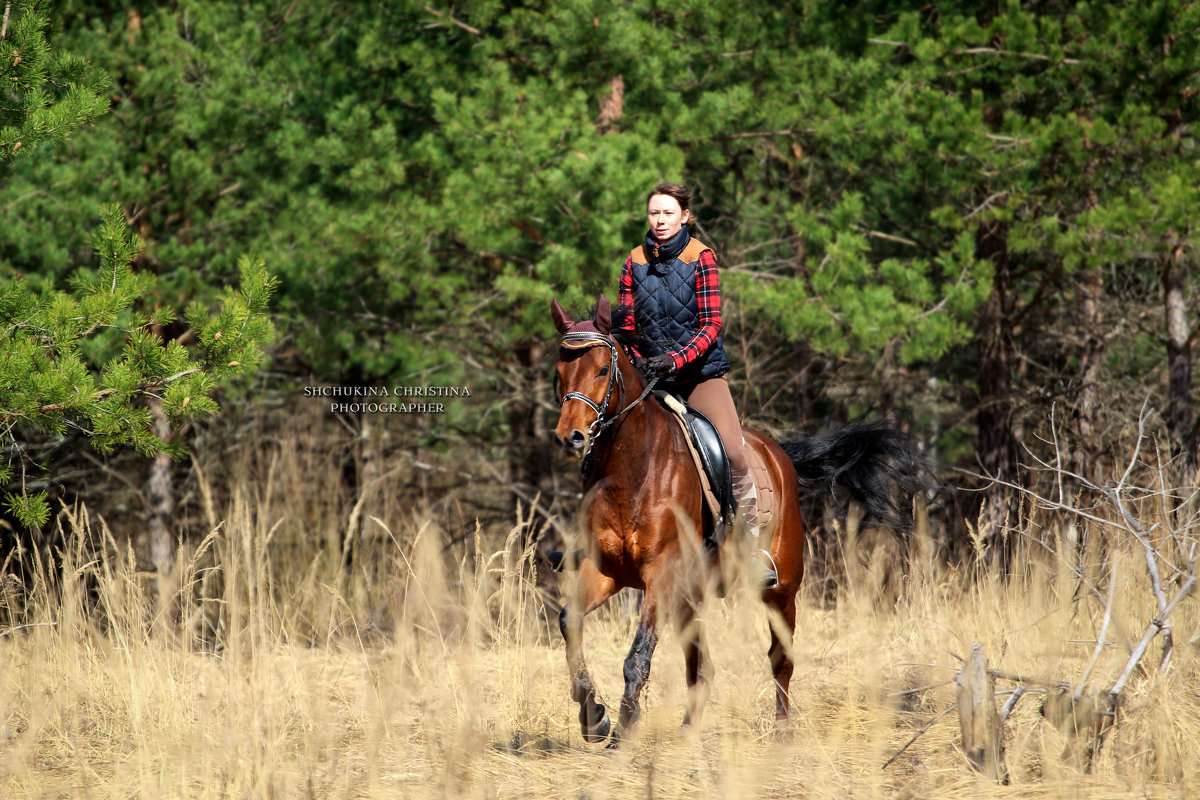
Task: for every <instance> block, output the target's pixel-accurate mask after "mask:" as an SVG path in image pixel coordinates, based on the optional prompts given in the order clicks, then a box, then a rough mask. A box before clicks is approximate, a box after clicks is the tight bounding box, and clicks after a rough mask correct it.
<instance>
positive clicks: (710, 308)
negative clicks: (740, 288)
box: [674, 250, 721, 370]
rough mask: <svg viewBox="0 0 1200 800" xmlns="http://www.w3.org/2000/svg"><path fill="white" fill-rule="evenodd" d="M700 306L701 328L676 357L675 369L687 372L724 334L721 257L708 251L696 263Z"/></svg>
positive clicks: (697, 297) (698, 302)
mask: <svg viewBox="0 0 1200 800" xmlns="http://www.w3.org/2000/svg"><path fill="white" fill-rule="evenodd" d="M696 302H697V304H698V306H699V311H700V328H699V330H697V331H696V335H695V336H693V337H692V338H691V341H689V342H688V343H687V344H685V345H684V346H683V347H682V348H681V349H680V350H677V351H676V352H675V353H674V355H675V369H677V370H678V369H683V368H684V367H686V366H687V365H688V364H690V363H692V362H693V361H695V360H696V359H697V358H699V357H700V356H702V355H704V354H705V353H707V352H708V351H709V348H711V347H712V346H713V344H715V343H716V341H717V337H718V336H719V335H720V334H721V281H720V278H719V277H718V275H717V257H716V256H714V255H713V251H712V250H705V251H704V252H702V253H701V254H700V258H699V259H697V260H696Z"/></svg>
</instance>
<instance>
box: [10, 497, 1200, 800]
mask: <svg viewBox="0 0 1200 800" xmlns="http://www.w3.org/2000/svg"><path fill="white" fill-rule="evenodd" d="M268 480H269V481H270V480H276V481H278V480H283V479H282V478H279V477H278V476H276V477H274V478H269V479H268ZM269 495H270V492H264V493H262V494H261V495H260V496H259V497H258V498H257V499H251V497H250V496H248V495H247V493H246V491H245V490H242V491H236V492H233V494H232V501H231V502H230V503H229V504H228V507H227V508H224V509H221V510H219V511H217V510H214V511H213V518H214V525H213V528H214V530H213V532H212V533H211V534H210V536H209V537H208V538H207V539H206V540H205V541H204V542H203V544H201V545H200V546H199V547H197V548H195V549H194V550H189V551H187V552H184V553H182V554H181V561H182V563H181V571H180V575H179V578H180V585H182V587H183V588H182V589H181V590H180V591H179V592H178V594H177V595H176V597H175V600H174V602H172V603H170V604H168V606H167V607H166V610H165V611H163V612H158V611H156V610H155V609H154V608H153V606H152V604H151V603H150V602H149V601H148V600H147V599H146V598H147V597H149V596H151V595H152V593H151V592H149V591H148V589H149V588H150V587H149V584H148V581H149V580H150V578H149V576H147V575H145V574H144V573H142V572H139V570H138V567H137V564H136V563H134V560H133V559H132V557H131V556H130V555H129V553H128V551H127V550H125V549H123V548H122V547H120V546H118V544H117V543H116V542H115V541H114V540H113V538H112V537H111V536H110V535H108V533H107V531H106V530H105V528H104V526H103V523H102V522H100V521H97V520H92V519H89V518H88V516H87V514H86V512H83V511H79V512H77V513H75V514H73V515H71V514H64V515H63V516H62V517H60V525H61V535H62V540H63V541H64V542H65V543H66V546H65V547H64V549H63V552H62V553H61V554H60V559H59V561H58V562H57V566H54V567H51V566H49V565H45V564H43V565H41V566H40V567H39V568H38V569H37V570H35V574H34V575H33V576H32V577H31V578H29V579H27V580H26V586H25V589H24V593H23V594H19V593H18V594H11V593H10V595H9V596H8V600H7V606H6V607H5V608H7V614H8V618H7V621H6V622H0V633H3V635H2V636H0V664H2V665H3V669H2V670H0V797H4V798H26V797H36V798H41V797H47V798H49V797H89V798H130V797H143V798H174V797H178V798H247V797H263V798H290V797H336V798H342V797H355V798H360V797H361V798H371V797H387V798H396V797H403V798H427V797H465V798H507V797H555V798H558V797H567V798H601V797H603V798H650V797H697V798H701V797H714V798H722V799H723V800H736V798H751V797H756V798H757V797H767V798H776V797H780V798H782V797H806V798H845V797H855V798H859V797H863V798H870V797H901V798H910V797H911V798H924V797H931V798H933V797H936V798H956V797H1039V798H1040V797H1046V798H1059V797H1071V798H1074V797H1088V798H1106V797H1169V798H1175V797H1192V796H1196V795H1197V794H1198V793H1200V759H1198V758H1197V755H1196V754H1197V753H1200V689H1198V688H1197V687H1200V660H1198V658H1197V646H1196V643H1195V642H1196V639H1195V636H1196V633H1197V627H1198V625H1200V614H1198V611H1197V605H1198V604H1197V601H1196V599H1195V598H1194V597H1193V598H1191V599H1189V600H1187V601H1185V602H1183V603H1182V604H1181V605H1180V606H1179V607H1178V608H1177V609H1176V611H1175V613H1174V615H1173V618H1174V624H1175V631H1176V643H1177V648H1176V653H1175V657H1174V661H1173V664H1172V666H1171V668H1170V670H1169V671H1168V672H1167V673H1166V674H1165V675H1160V674H1159V673H1158V672H1157V671H1156V669H1155V666H1156V664H1157V656H1158V653H1159V645H1158V643H1157V642H1156V643H1155V645H1153V646H1152V648H1151V651H1150V654H1149V655H1148V656H1147V659H1146V661H1145V664H1146V666H1147V667H1148V669H1146V670H1144V671H1142V672H1139V673H1138V674H1136V675H1135V677H1134V678H1133V680H1132V681H1131V683H1130V685H1129V688H1128V689H1127V696H1128V697H1127V703H1126V705H1125V707H1124V710H1123V713H1122V716H1121V718H1120V723H1119V724H1118V726H1117V727H1116V729H1115V730H1114V731H1113V732H1112V733H1111V734H1110V735H1109V737H1108V739H1107V740H1106V742H1105V743H1104V746H1103V748H1102V749H1101V751H1100V754H1099V756H1098V757H1097V758H1096V759H1095V763H1094V764H1093V767H1092V770H1091V772H1090V773H1087V772H1085V771H1084V769H1083V767H1082V764H1081V763H1080V762H1079V760H1078V759H1077V758H1073V757H1072V756H1071V755H1070V753H1069V752H1068V751H1069V750H1070V749H1071V748H1070V745H1071V743H1072V738H1071V737H1069V736H1068V735H1066V734H1064V733H1062V732H1060V731H1058V730H1056V729H1054V728H1053V727H1051V726H1050V725H1048V724H1047V723H1046V722H1045V721H1044V720H1043V719H1042V718H1041V717H1040V715H1039V713H1038V706H1039V704H1040V699H1041V698H1040V696H1038V695H1034V694H1031V695H1029V696H1027V697H1026V698H1025V699H1024V700H1022V701H1021V703H1020V704H1018V706H1017V708H1016V711H1015V712H1014V714H1013V716H1012V717H1011V718H1010V720H1009V722H1008V725H1007V736H1006V745H1007V760H1008V766H1009V770H1010V773H1011V784H1010V785H1009V786H999V785H995V784H992V783H989V782H987V781H985V780H983V779H981V778H978V777H976V776H975V775H974V774H973V773H972V772H971V771H970V769H969V767H968V766H967V764H966V762H965V760H964V758H963V757H962V755H961V753H960V751H959V738H958V737H959V734H958V728H957V717H956V716H955V715H954V714H953V713H951V714H949V715H947V716H945V717H944V718H943V719H941V720H940V721H938V722H936V723H935V724H934V725H933V726H932V727H931V728H930V729H929V731H928V732H927V733H926V734H925V735H923V736H922V737H921V738H919V739H918V740H917V741H916V742H915V743H914V744H913V745H912V746H911V747H910V748H909V749H908V750H907V751H906V752H905V753H904V754H903V755H901V756H900V757H899V758H898V759H896V761H895V763H893V764H892V765H891V766H889V767H888V768H887V769H886V770H885V769H883V768H882V765H883V764H884V763H885V762H886V761H887V760H888V758H889V757H890V756H891V755H892V754H893V753H894V752H895V750H896V749H897V748H898V747H899V746H900V745H902V744H903V743H904V742H906V741H907V740H908V739H909V738H910V737H911V736H912V735H913V734H914V733H915V732H916V731H917V730H919V729H920V728H921V727H922V726H924V725H925V724H926V723H928V722H929V721H930V720H932V719H933V718H934V717H935V715H937V714H938V713H939V712H941V711H943V710H944V709H946V708H947V707H948V706H949V705H950V704H952V703H953V702H954V685H953V683H952V679H953V677H954V674H955V670H956V669H957V667H958V664H959V661H958V659H959V658H961V657H964V656H965V655H966V654H967V652H968V651H969V649H970V646H971V643H972V642H973V641H978V642H980V643H982V644H983V645H984V646H985V647H986V648H987V652H988V654H989V657H990V660H991V666H992V667H994V668H996V669H999V670H1003V671H1006V672H1010V673H1024V674H1030V675H1036V676H1041V677H1045V678H1049V679H1056V680H1063V681H1075V680H1078V678H1079V676H1080V675H1081V674H1082V672H1083V670H1084V668H1085V666H1086V664H1087V663H1088V661H1089V660H1090V658H1091V656H1092V652H1093V649H1094V641H1095V638H1096V636H1097V633H1098V631H1099V630H1100V625H1101V618H1102V617H1103V615H1104V604H1103V603H1102V602H1101V601H1100V600H1098V599H1097V598H1096V596H1095V595H1093V594H1092V593H1090V592H1088V591H1086V590H1085V591H1083V592H1082V593H1078V592H1077V590H1078V588H1079V583H1078V581H1077V579H1076V577H1075V575H1074V573H1072V571H1071V570H1069V569H1067V568H1066V567H1065V559H1064V558H1061V557H1059V556H1057V555H1053V554H1051V553H1049V552H1047V551H1046V550H1045V548H1042V547H1040V546H1039V545H1036V544H1030V545H1029V546H1028V547H1024V548H1023V551H1022V552H1021V554H1020V558H1019V562H1020V563H1021V564H1023V565H1024V566H1023V569H1022V570H1021V572H1020V573H1019V574H1018V575H1016V576H1014V577H1013V578H1011V579H1010V580H1009V581H1007V582H1004V581H999V580H996V579H994V578H992V577H990V576H988V575H987V574H985V573H984V574H977V575H968V574H961V573H956V572H954V571H952V570H946V569H944V568H941V567H938V566H935V565H930V564H929V563H928V562H923V564H924V565H923V566H922V565H921V564H912V565H910V568H909V570H908V572H907V575H906V577H905V579H904V580H903V581H901V582H899V583H900V585H901V587H902V589H901V592H900V593H899V595H898V599H894V600H889V599H886V598H888V597H890V596H891V595H890V594H888V593H886V592H883V591H880V590H877V589H876V588H875V587H877V586H880V585H882V584H883V583H884V582H883V581H882V577H883V576H881V575H879V574H878V573H877V571H876V572H872V570H871V568H870V563H871V562H870V559H868V558H866V557H865V556H864V559H863V561H862V562H861V563H860V562H859V561H858V560H857V557H858V556H859V555H860V554H858V553H855V552H850V553H849V554H848V557H849V558H850V559H851V560H853V562H854V563H853V564H852V565H851V569H850V570H849V574H850V575H851V576H852V582H851V583H850V585H848V586H846V587H844V588H843V590H842V591H841V593H840V595H839V597H838V601H837V603H836V604H835V605H834V606H832V607H826V606H822V605H820V604H818V603H817V602H815V601H814V599H813V598H808V597H802V598H801V606H802V607H801V613H800V620H801V622H800V629H799V631H798V635H797V637H796V642H795V647H794V651H795V659H796V663H797V669H796V677H795V680H794V683H793V687H792V697H793V702H794V715H793V718H792V720H791V721H790V722H788V723H787V724H785V725H782V726H777V725H776V724H775V722H774V720H773V688H772V685H771V682H770V678H769V675H768V671H767V664H766V648H767V643H768V624H769V623H768V620H767V619H766V615H765V612H764V610H763V608H762V606H761V605H760V604H759V603H757V601H756V600H755V599H754V598H752V597H748V596H746V594H745V593H738V592H735V593H734V594H733V596H731V597H730V598H728V599H725V600H716V599H713V600H711V601H709V602H708V604H707V605H706V607H705V609H704V611H703V619H704V623H705V625H706V630H707V636H708V643H709V648H710V652H711V654H712V656H713V659H714V661H715V665H716V669H715V680H714V684H713V687H712V694H711V699H710V701H709V705H708V708H707V712H706V715H705V717H704V722H703V725H702V726H701V727H700V729H699V730H698V731H695V732H683V731H681V729H680V727H679V722H680V719H681V715H682V712H683V708H684V704H685V703H684V695H685V687H684V685H683V666H682V657H681V654H680V652H679V647H678V641H677V639H676V638H675V636H674V635H673V634H672V633H670V632H668V633H665V634H664V636H663V639H662V641H661V642H660V644H659V648H658V651H657V654H656V659H655V662H654V669H653V673H652V675H651V679H650V683H649V685H648V687H647V690H646V693H645V695H644V699H645V707H646V713H645V716H644V718H643V724H642V725H641V727H640V728H639V729H638V730H637V731H636V733H635V735H634V736H633V738H632V739H631V740H630V741H628V742H626V743H625V744H624V745H623V746H622V747H621V748H619V749H616V750H604V749H601V748H598V747H596V746H592V745H586V744H584V743H583V741H582V740H581V737H580V735H579V731H578V726H577V723H576V721H575V708H574V706H573V704H572V703H571V702H570V701H569V699H568V697H567V686H566V676H565V671H566V670H565V658H564V655H563V650H562V647H561V643H560V641H559V636H558V632H557V625H556V624H555V623H553V622H552V621H551V620H552V618H553V613H549V614H548V613H547V611H546V603H545V598H544V596H543V594H542V589H541V588H539V586H540V583H541V576H538V575H536V574H535V573H536V570H535V569H534V567H533V563H534V559H533V557H532V556H533V553H532V550H531V549H529V548H524V547H523V545H522V542H524V540H525V533H526V525H527V520H522V519H520V518H519V514H518V515H516V516H517V519H516V522H515V523H514V526H513V528H512V531H511V533H510V535H509V536H508V539H507V542H505V543H504V546H503V547H499V546H497V547H494V548H493V549H495V551H496V552H494V553H492V554H490V555H488V554H486V552H485V551H486V550H487V548H482V547H481V549H476V547H475V544H476V543H475V542H467V543H466V544H465V545H463V546H459V547H457V548H451V549H449V550H447V549H445V548H444V547H443V544H442V542H443V541H445V536H444V533H443V532H442V531H439V530H438V529H437V528H436V526H435V525H434V524H433V523H431V522H430V521H428V520H421V519H420V518H414V517H408V518H402V517H400V516H399V514H398V512H391V513H389V514H388V515H387V517H386V518H384V517H379V518H377V519H376V520H375V521H374V525H375V526H377V527H376V528H374V529H373V530H375V531H376V533H377V536H376V537H375V540H374V541H375V544H374V545H373V549H370V551H369V552H368V551H367V550H366V549H365V548H364V549H363V550H362V551H361V552H359V553H358V556H357V558H356V559H355V560H354V561H353V562H352V563H350V564H348V565H342V564H340V563H338V559H337V558H336V557H334V556H328V555H322V553H324V552H325V551H326V550H327V549H328V548H327V547H326V545H325V543H326V542H328V541H329V540H331V539H332V540H334V541H336V540H337V538H338V534H337V531H336V530H335V529H330V530H328V531H324V532H321V531H318V532H317V534H316V536H315V537H314V539H315V541H314V543H313V544H312V545H311V546H310V547H308V548H307V549H305V548H299V549H298V548H297V547H296V546H295V544H296V543H295V541H293V539H292V538H291V537H292V534H290V533H289V534H287V537H289V538H288V543H287V546H286V547H277V544H278V541H279V538H280V537H281V536H282V535H283V534H281V533H280V531H281V528H280V526H281V524H283V523H282V522H281V520H283V519H284V518H285V517H287V513H286V512H285V510H284V509H283V508H281V507H280V506H278V504H276V503H275V502H274V501H271V500H270V499H269ZM291 511H292V515H293V517H294V516H295V515H297V514H298V515H299V516H300V517H301V518H304V517H305V516H306V513H305V511H304V510H303V509H299V510H297V509H292V510H291ZM312 516H313V515H312V514H308V515H307V517H309V518H311V517H312ZM329 524H330V525H336V524H337V523H334V522H330V523H329ZM340 524H341V525H345V524H346V522H345V519H344V518H343V520H342V522H341V523H340ZM1114 530H1115V528H1114ZM1059 533H1061V532H1060V531H1056V530H1055V529H1053V528H1048V529H1047V530H1046V531H1043V536H1044V537H1045V538H1044V539H1043V541H1051V542H1052V541H1056V540H1057V539H1059V538H1062V537H1061V536H1059ZM1094 541H1097V542H1102V543H1104V544H1105V549H1104V550H1103V551H1101V550H1099V549H1096V550H1095V551H1089V553H1085V554H1084V562H1085V565H1088V566H1087V571H1086V572H1085V574H1087V575H1089V576H1090V579H1091V583H1093V584H1094V585H1095V586H1096V587H1097V590H1098V591H1099V592H1100V594H1101V596H1103V594H1104V592H1105V589H1106V587H1107V579H1106V578H1104V577H1103V575H1106V574H1107V572H1106V570H1107V569H1109V568H1112V567H1115V569H1116V570H1117V580H1116V583H1115V590H1114V595H1113V596H1114V601H1113V622H1112V625H1111V627H1110V630H1109V634H1108V639H1109V640H1110V641H1111V642H1112V643H1113V644H1111V645H1110V646H1108V647H1106V648H1105V649H1104V651H1103V654H1102V656H1101V658H1100V660H1099V662H1098V664H1097V666H1096V669H1095V670H1094V672H1093V673H1092V680H1091V684H1092V685H1093V686H1096V687H1101V686H1111V685H1112V682H1113V681H1114V680H1115V678H1116V676H1117V675H1119V674H1120V672H1121V670H1122V668H1123V666H1124V663H1125V661H1126V659H1127V657H1128V648H1129V647H1130V646H1132V645H1133V643H1135V642H1136V640H1137V639H1138V637H1139V636H1140V635H1141V633H1142V631H1143V630H1144V629H1145V627H1146V624H1147V623H1148V621H1149V620H1150V619H1151V618H1152V617H1153V616H1154V614H1155V612H1156V607H1155V604H1154V599H1153V597H1152V595H1151V593H1150V591H1149V584H1148V580H1147V578H1146V568H1145V562H1144V559H1143V557H1142V555H1141V552H1140V551H1139V550H1137V549H1136V546H1135V545H1136V543H1132V542H1125V541H1123V540H1122V539H1120V537H1119V536H1118V535H1117V534H1116V533H1115V532H1111V535H1109V536H1107V537H1101V536H1097V537H1095V538H1094ZM874 563H876V564H879V563H882V562H880V561H878V560H877V561H875V562H874ZM863 564H866V566H863ZM893 577H894V576H893ZM1168 593H1169V587H1168ZM0 619H3V617H0ZM634 625H635V621H634V620H633V619H632V618H631V617H629V616H628V615H627V614H624V613H622V612H621V611H620V610H619V608H617V607H616V604H610V606H609V607H606V608H605V609H602V610H601V611H600V612H598V613H597V614H595V615H593V616H592V617H590V618H589V620H588V623H587V625H586V626H585V637H586V647H587V651H588V654H589V655H588V658H589V664H590V667H591V671H592V674H593V676H594V677H595V678H596V680H597V683H598V685H599V687H600V691H601V695H602V698H601V699H602V701H604V700H607V701H608V705H610V707H615V705H616V703H615V699H616V698H618V697H619V696H620V692H621V683H620V681H621V678H620V676H621V662H622V660H623V658H624V654H625V652H626V650H627V649H628V646H629V643H630V642H631V640H632V635H633V629H634ZM17 626H20V627H17ZM1189 640H1191V641H1189ZM948 681H950V683H947V682H948ZM999 686H1000V687H1004V686H1009V688H1011V686H1010V685H1008V684H1005V683H1004V682H1003V681H1002V682H1001V683H1000V684H999ZM920 687H933V688H927V689H921V690H919V691H915V692H913V693H912V694H908V695H903V694H898V692H901V691H902V690H913V689H920Z"/></svg>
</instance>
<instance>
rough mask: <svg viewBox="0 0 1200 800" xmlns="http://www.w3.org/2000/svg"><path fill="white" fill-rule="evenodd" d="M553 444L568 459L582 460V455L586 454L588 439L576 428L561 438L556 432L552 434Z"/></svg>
mask: <svg viewBox="0 0 1200 800" xmlns="http://www.w3.org/2000/svg"><path fill="white" fill-rule="evenodd" d="M554 443H555V444H557V445H558V446H559V448H560V449H561V450H562V451H563V453H564V454H566V455H567V456H568V457H570V458H583V454H584V453H586V452H587V443H588V437H587V434H586V433H584V432H583V431H581V430H579V429H578V428H576V429H575V430H573V431H571V432H570V433H568V434H567V435H566V436H562V435H561V434H559V433H558V432H557V431H555V433H554Z"/></svg>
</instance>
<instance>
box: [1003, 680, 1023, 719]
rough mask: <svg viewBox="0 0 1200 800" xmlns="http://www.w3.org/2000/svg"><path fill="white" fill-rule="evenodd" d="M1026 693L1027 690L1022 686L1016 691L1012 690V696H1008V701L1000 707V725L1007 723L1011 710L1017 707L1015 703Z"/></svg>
mask: <svg viewBox="0 0 1200 800" xmlns="http://www.w3.org/2000/svg"><path fill="white" fill-rule="evenodd" d="M1027 691H1029V690H1028V689H1027V688H1025V685H1024V684H1021V685H1020V686H1018V687H1017V688H1016V689H1013V692H1012V694H1010V695H1009V696H1008V699H1007V700H1005V701H1004V705H1003V706H1001V707H1000V724H1001V725H1003V724H1004V723H1005V722H1007V721H1008V717H1009V715H1011V714H1012V712H1013V709H1014V708H1016V707H1017V701H1018V700H1020V699H1021V698H1022V697H1023V696H1024V695H1025V692H1027Z"/></svg>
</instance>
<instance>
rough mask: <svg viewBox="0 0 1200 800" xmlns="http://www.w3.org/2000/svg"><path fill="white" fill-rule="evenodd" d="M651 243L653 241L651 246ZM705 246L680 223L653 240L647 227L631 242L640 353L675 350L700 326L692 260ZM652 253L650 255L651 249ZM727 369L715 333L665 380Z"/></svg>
mask: <svg viewBox="0 0 1200 800" xmlns="http://www.w3.org/2000/svg"><path fill="white" fill-rule="evenodd" d="M655 245H658V246H657V247H655ZM708 249H709V248H708V247H707V246H705V245H704V244H703V243H702V242H701V241H700V240H699V239H693V238H692V237H691V235H690V234H688V231H687V228H683V229H682V230H680V231H679V233H678V234H676V235H675V237H674V238H672V239H671V240H670V241H669V242H664V243H663V244H658V243H657V240H655V239H654V237H653V236H652V235H651V234H649V233H647V234H646V243H645V244H644V245H642V246H641V247H636V248H634V250H633V253H632V254H631V258H632V261H633V315H634V322H635V325H636V329H637V335H638V349H639V350H640V351H641V353H642V355H643V356H656V355H660V354H662V353H666V352H668V351H670V350H679V349H680V348H682V347H683V346H684V345H685V344H687V343H688V342H689V341H691V339H692V337H693V336H695V335H696V331H698V330H699V329H700V304H699V302H698V300H697V295H696V262H697V261H698V260H699V258H700V254H701V253H703V252H704V251H705V250H708ZM656 250H657V251H658V252H657V255H655V251H656ZM728 371H729V359H728V358H727V357H726V356H725V344H724V341H723V339H722V338H721V337H720V336H718V337H717V340H716V342H715V343H714V344H713V346H712V347H711V348H709V350H708V352H707V353H704V354H702V355H701V356H700V357H699V358H697V359H696V360H695V361H693V362H692V363H691V364H689V365H687V366H686V367H684V368H683V369H682V370H680V371H679V372H678V373H677V374H676V375H673V376H672V377H671V379H670V381H668V382H667V386H666V387H664V388H669V387H670V386H671V385H672V384H673V385H675V386H679V385H681V384H695V383H699V382H700V381H702V380H705V379H707V378H715V377H717V376H718V375H724V374H725V373H726V372H728Z"/></svg>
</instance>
